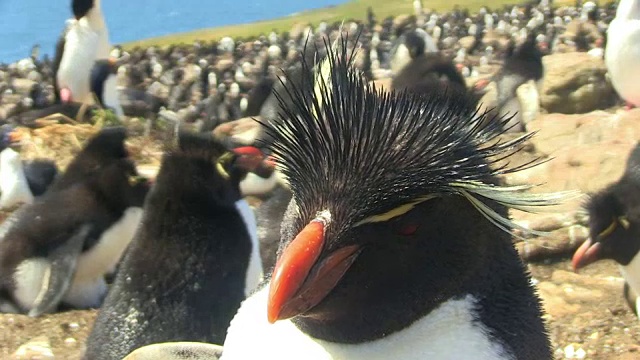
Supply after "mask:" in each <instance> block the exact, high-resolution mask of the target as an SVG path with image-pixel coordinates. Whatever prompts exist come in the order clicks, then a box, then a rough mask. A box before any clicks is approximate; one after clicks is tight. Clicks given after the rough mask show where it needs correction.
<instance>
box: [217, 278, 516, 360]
mask: <svg viewBox="0 0 640 360" xmlns="http://www.w3.org/2000/svg"><path fill="white" fill-rule="evenodd" d="M268 291H269V289H268V286H267V287H265V288H263V289H262V290H260V291H259V292H257V293H255V294H254V295H253V296H252V297H251V298H249V299H247V300H246V301H245V302H244V303H243V304H242V306H241V308H240V310H239V311H238V314H237V315H236V317H235V318H234V319H233V321H232V322H231V326H230V327H229V331H228V333H227V338H226V341H225V343H224V352H223V355H222V360H245V359H264V360H272V359H273V360H276V359H277V360H293V359H295V360H299V359H304V360H365V359H366V360H377V359H380V360H383V359H384V360H388V359H403V360H412V359H415V360H424V359H434V360H435V359H437V360H446V359H451V360H454V359H469V360H473V359H476V360H485V359H486V360H489V359H491V360H495V359H512V358H513V357H512V356H510V355H508V354H506V351H505V350H504V348H503V347H501V346H499V345H498V344H497V343H495V342H492V341H491V340H490V339H489V337H488V336H487V331H486V330H485V329H483V328H482V327H481V325H480V324H479V323H478V322H476V321H474V318H475V316H474V314H473V312H474V310H473V308H474V305H475V302H476V301H475V299H474V298H473V297H472V296H470V295H469V296H467V297H465V298H464V299H461V300H449V301H447V302H445V303H443V304H442V305H441V306H440V307H439V308H437V309H436V310H434V311H432V312H431V313H430V314H429V315H428V316H426V317H423V318H422V319H419V320H418V321H416V322H415V323H414V324H412V325H411V326H410V327H408V328H405V329H404V330H402V331H399V332H396V333H393V334H391V335H389V336H387V337H385V338H382V339H379V340H375V341H371V342H367V343H362V344H355V345H352V344H337V343H331V342H327V341H322V340H318V339H314V338H311V337H309V336H308V335H306V334H304V333H302V332H301V331H300V330H298V328H297V327H295V325H293V323H291V322H290V321H287V320H284V321H278V322H276V323H275V324H269V323H268V321H267V313H266V311H267V294H268Z"/></svg>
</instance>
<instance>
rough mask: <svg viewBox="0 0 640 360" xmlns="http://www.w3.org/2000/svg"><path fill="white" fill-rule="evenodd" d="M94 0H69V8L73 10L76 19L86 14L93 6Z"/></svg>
mask: <svg viewBox="0 0 640 360" xmlns="http://www.w3.org/2000/svg"><path fill="white" fill-rule="evenodd" d="M94 3H95V0H73V1H72V2H71V9H72V10H73V16H74V17H75V18H76V20H80V19H81V18H82V17H84V16H86V15H87V13H89V11H90V10H91V9H93V7H94Z"/></svg>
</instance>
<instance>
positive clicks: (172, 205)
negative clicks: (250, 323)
mask: <svg viewBox="0 0 640 360" xmlns="http://www.w3.org/2000/svg"><path fill="white" fill-rule="evenodd" d="M178 142H179V145H178V148H177V149H171V150H169V151H168V153H166V154H165V156H164V158H163V160H162V165H161V168H160V172H159V173H158V176H157V177H156V180H155V184H154V187H153V189H152V190H151V192H150V193H149V196H148V198H147V201H146V203H145V215H144V217H143V219H142V226H141V228H140V230H139V231H138V233H137V235H136V237H135V239H134V241H133V243H132V244H131V247H130V249H129V250H128V252H127V255H126V256H125V258H124V259H123V262H122V264H121V265H120V268H119V272H118V275H117V277H116V280H115V282H114V285H113V288H112V289H111V291H110V292H109V295H108V297H107V298H106V300H105V304H104V305H103V307H102V308H101V310H100V314H99V315H98V318H97V320H96V323H95V325H94V328H93V330H92V333H91V335H90V336H89V339H88V342H87V352H86V354H85V359H88V360H89V359H91V360H111V359H113V360H120V359H122V358H123V357H124V356H126V355H127V354H129V353H130V352H132V351H134V350H135V349H137V348H140V347H142V346H146V345H149V344H153V343H157V342H165V341H200V342H210V343H218V344H222V343H223V342H224V338H225V335H226V331H227V328H228V326H229V323H230V321H231V319H232V318H233V316H234V315H235V313H236V311H237V309H238V307H239V306H240V303H241V301H242V300H243V299H244V298H245V296H246V295H248V294H250V292H251V291H252V290H253V289H254V288H255V287H256V286H257V285H258V282H259V281H260V277H261V268H260V267H261V264H260V256H259V253H258V252H257V247H258V244H257V238H256V237H255V219H253V213H252V212H251V209H250V208H248V205H247V204H246V202H245V201H244V200H242V197H241V194H240V189H239V182H240V180H241V179H242V178H243V177H244V176H245V175H246V173H247V171H252V170H254V169H255V167H256V165H258V164H259V163H258V162H256V161H254V159H253V158H252V157H251V156H250V155H245V154H238V153H233V152H231V153H229V152H227V151H226V148H225V147H224V146H223V145H221V144H219V143H218V142H216V141H215V140H213V138H212V137H211V136H210V135H209V134H206V135H205V134H202V135H195V134H187V133H184V134H181V135H180V136H179V140H178ZM244 150H246V149H244ZM245 153H246V152H245ZM247 210H248V211H247ZM256 270H257V271H256Z"/></svg>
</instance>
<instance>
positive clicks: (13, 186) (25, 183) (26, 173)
mask: <svg viewBox="0 0 640 360" xmlns="http://www.w3.org/2000/svg"><path fill="white" fill-rule="evenodd" d="M20 144H21V139H20V136H19V135H18V133H17V132H16V131H15V127H13V126H11V125H3V126H2V127H0V192H2V194H1V195H0V208H2V209H7V208H11V207H14V206H16V205H19V204H30V203H32V202H33V200H34V198H35V197H37V196H41V195H42V194H44V192H45V191H46V190H47V188H48V187H49V186H50V185H51V183H52V182H53V181H54V180H55V178H56V176H57V175H58V167H57V166H56V164H55V163H54V162H53V161H51V160H46V159H34V160H28V161H25V160H22V159H21V158H20V154H19V153H18V152H17V151H16V150H14V147H16V146H18V147H19V146H20Z"/></svg>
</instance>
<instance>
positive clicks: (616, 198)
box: [572, 144, 640, 315]
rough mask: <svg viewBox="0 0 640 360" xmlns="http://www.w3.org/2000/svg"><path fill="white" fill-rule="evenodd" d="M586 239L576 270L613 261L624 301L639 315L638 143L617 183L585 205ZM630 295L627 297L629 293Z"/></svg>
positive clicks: (576, 256)
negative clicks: (623, 294) (615, 263)
mask: <svg viewBox="0 0 640 360" xmlns="http://www.w3.org/2000/svg"><path fill="white" fill-rule="evenodd" d="M587 210H588V211H589V232H590V237H589V239H587V240H586V241H585V242H584V243H583V244H582V245H581V246H580V248H578V250H576V252H575V254H574V255H573V259H572V265H573V268H574V270H576V271H577V270H579V269H581V268H583V267H585V266H587V265H589V264H591V263H593V262H596V261H598V260H603V259H611V260H615V261H616V262H617V263H618V264H619V265H620V272H622V276H623V277H624V280H625V289H624V292H625V298H626V300H627V302H628V304H629V306H630V307H631V309H632V310H633V312H634V313H635V314H636V315H638V314H640V311H639V310H640V298H639V297H637V296H636V295H635V294H640V144H638V145H636V147H635V148H634V149H633V150H632V151H631V154H630V155H629V159H628V160H627V168H626V171H625V173H624V174H623V175H622V177H621V178H620V180H618V181H617V182H616V183H614V184H611V185H609V186H608V187H607V188H605V189H603V190H602V191H600V192H598V193H597V194H595V195H593V196H592V197H591V199H590V201H589V203H588V205H587ZM632 292H633V293H635V294H634V295H633V296H629V294H631V293H632Z"/></svg>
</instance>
